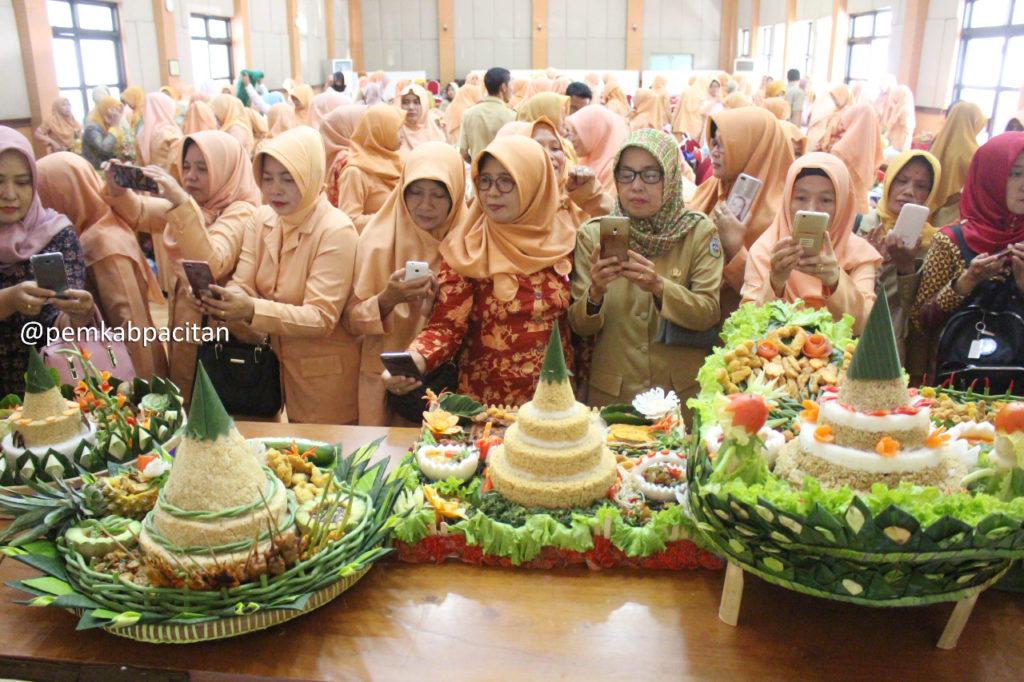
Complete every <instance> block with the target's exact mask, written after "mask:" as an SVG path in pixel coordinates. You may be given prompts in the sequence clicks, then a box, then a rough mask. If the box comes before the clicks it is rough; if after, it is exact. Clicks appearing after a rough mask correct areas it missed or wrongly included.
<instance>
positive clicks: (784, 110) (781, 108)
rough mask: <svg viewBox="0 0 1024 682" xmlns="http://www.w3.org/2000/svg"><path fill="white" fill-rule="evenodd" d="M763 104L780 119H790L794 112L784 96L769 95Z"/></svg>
mask: <svg viewBox="0 0 1024 682" xmlns="http://www.w3.org/2000/svg"><path fill="white" fill-rule="evenodd" d="M772 82H774V81H772ZM726 99H728V98H726ZM761 106H762V107H764V108H765V109H767V110H768V111H770V112H772V115H773V116H775V118H777V119H779V120H780V121H788V120H789V117H790V116H791V115H792V113H793V110H792V108H791V107H790V106H789V102H787V101H786V100H785V99H783V98H782V97H769V98H768V99H766V100H765V101H764V103H763V104H761Z"/></svg>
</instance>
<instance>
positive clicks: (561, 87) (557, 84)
mask: <svg viewBox="0 0 1024 682" xmlns="http://www.w3.org/2000/svg"><path fill="white" fill-rule="evenodd" d="M571 84H572V81H571V80H569V79H568V78H566V77H565V76H559V77H558V78H556V79H555V81H554V82H553V83H552V84H551V92H554V93H556V94H559V95H564V94H565V91H566V90H568V89H569V86H570V85H571Z"/></svg>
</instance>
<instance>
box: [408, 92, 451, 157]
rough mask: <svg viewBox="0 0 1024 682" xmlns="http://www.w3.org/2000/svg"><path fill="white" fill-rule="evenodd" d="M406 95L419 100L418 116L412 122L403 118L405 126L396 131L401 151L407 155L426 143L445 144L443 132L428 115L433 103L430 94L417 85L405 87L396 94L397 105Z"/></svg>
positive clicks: (435, 120) (432, 117)
mask: <svg viewBox="0 0 1024 682" xmlns="http://www.w3.org/2000/svg"><path fill="white" fill-rule="evenodd" d="M406 95H416V98H417V99H419V101H420V116H419V118H418V119H416V120H412V119H410V118H409V117H408V116H406V117H405V125H403V126H402V128H401V129H400V130H399V131H398V136H399V137H400V138H401V140H402V150H403V151H404V152H405V153H408V152H409V151H410V150H412V149H415V148H416V147H419V146H420V145H421V144H424V143H426V142H445V136H444V131H443V130H441V126H439V125H438V124H437V119H436V118H435V117H434V116H431V115H430V105H431V103H433V101H434V100H433V97H431V96H430V93H429V92H427V91H426V90H424V89H423V88H422V87H420V86H419V85H416V84H412V85H407V86H405V88H404V89H402V90H400V91H399V93H398V97H397V102H398V104H399V105H401V103H402V98H403V97H405V96H406Z"/></svg>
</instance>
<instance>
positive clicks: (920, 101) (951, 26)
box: [911, 0, 960, 109]
mask: <svg viewBox="0 0 1024 682" xmlns="http://www.w3.org/2000/svg"><path fill="white" fill-rule="evenodd" d="M959 7H960V2H959V0H931V2H930V3H929V4H928V19H927V20H926V21H925V27H924V42H923V43H922V45H921V70H920V71H919V72H918V75H917V83H916V84H912V86H911V87H913V89H914V104H915V105H917V106H919V107H934V108H936V109H944V108H946V107H947V106H949V104H950V97H951V96H952V93H953V78H954V77H955V75H956V74H955V70H956V58H957V51H958V50H959V49H960V44H959V40H958V39H957V38H958V35H959V32H960V18H959V16H958V11H959Z"/></svg>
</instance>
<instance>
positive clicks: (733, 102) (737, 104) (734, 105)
mask: <svg viewBox="0 0 1024 682" xmlns="http://www.w3.org/2000/svg"><path fill="white" fill-rule="evenodd" d="M751 104H753V101H752V100H751V99H750V98H749V97H747V96H746V95H744V94H743V93H742V92H734V93H732V94H730V95H726V97H725V99H723V100H722V106H723V107H725V108H726V109H742V108H743V107H749V106H750V105H751Z"/></svg>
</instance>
